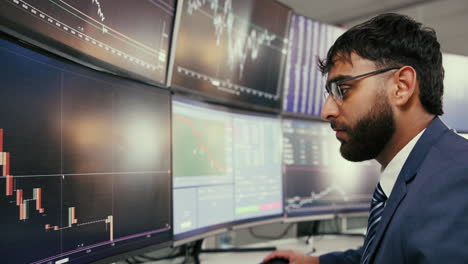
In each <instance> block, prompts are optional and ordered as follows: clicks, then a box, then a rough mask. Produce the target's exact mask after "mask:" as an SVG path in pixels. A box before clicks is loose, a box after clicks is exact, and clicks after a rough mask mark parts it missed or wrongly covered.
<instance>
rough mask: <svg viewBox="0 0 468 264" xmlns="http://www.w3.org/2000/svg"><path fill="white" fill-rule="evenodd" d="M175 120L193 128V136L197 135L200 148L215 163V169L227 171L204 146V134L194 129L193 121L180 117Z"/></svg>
mask: <svg viewBox="0 0 468 264" xmlns="http://www.w3.org/2000/svg"><path fill="white" fill-rule="evenodd" d="M174 118H175V119H176V120H178V121H181V122H182V123H184V124H186V125H188V126H189V127H190V128H191V132H192V134H193V135H195V136H196V137H197V139H198V142H197V143H198V147H199V148H200V149H203V151H204V152H205V153H206V156H207V157H208V160H209V161H210V162H213V164H214V165H215V167H216V168H217V169H219V170H221V171H225V170H226V168H225V167H224V166H223V165H221V163H219V162H218V161H217V160H215V159H214V158H213V156H212V155H211V153H210V151H209V150H208V148H207V147H206V146H205V145H204V144H202V134H201V133H200V131H198V130H196V129H195V128H193V122H192V121H191V120H189V119H187V118H185V117H182V116H178V115H176V116H174Z"/></svg>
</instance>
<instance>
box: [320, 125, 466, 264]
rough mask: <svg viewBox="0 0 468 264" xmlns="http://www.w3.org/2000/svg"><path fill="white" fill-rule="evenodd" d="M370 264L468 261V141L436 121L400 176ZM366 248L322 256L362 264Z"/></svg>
mask: <svg viewBox="0 0 468 264" xmlns="http://www.w3.org/2000/svg"><path fill="white" fill-rule="evenodd" d="M370 254H371V261H370V263H377V264H385V263H389V264H390V263H392V264H394V263H399V264H401V263H408V264H418V263H428V264H429V263H434V264H440V263H450V264H458V263H464V264H466V263H468V140H466V139H464V138H462V137H461V136H459V135H457V134H456V133H454V132H453V131H452V130H450V129H448V128H447V126H445V124H444V123H443V122H442V121H441V120H440V119H439V118H437V117H436V118H434V120H433V121H432V122H431V124H430V125H429V127H428V128H427V129H426V131H424V133H423V134H422V136H421V137H420V139H419V140H418V142H417V143H416V145H415V146H414V148H413V150H412V151H411V153H410V155H409V156H408V159H407V160H406V162H405V164H404V165H403V168H402V170H401V172H400V174H399V175H398V178H397V181H396V183H395V185H394V187H393V190H392V193H391V195H390V196H389V199H388V200H387V204H386V207H385V210H384V212H383V215H382V219H381V221H380V223H379V226H378V228H377V233H376V237H375V240H374V243H373V244H372V247H371V248H370ZM361 256H362V248H360V249H357V250H348V251H345V252H334V253H329V254H325V255H322V256H320V264H344V263H350V264H351V263H353V264H357V263H360V261H361Z"/></svg>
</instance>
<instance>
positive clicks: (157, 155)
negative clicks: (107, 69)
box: [0, 38, 172, 264]
mask: <svg viewBox="0 0 468 264" xmlns="http://www.w3.org/2000/svg"><path fill="white" fill-rule="evenodd" d="M0 60H1V62H2V64H3V65H4V66H3V67H2V70H1V71H0V80H1V82H2V84H1V86H2V88H1V89H0V98H1V103H0V112H1V113H2V114H1V115H0V169H1V173H2V174H1V175H0V176H1V177H0V211H1V212H2V217H0V229H1V230H2V231H1V234H2V239H1V241H0V255H1V256H2V262H4V263H35V264H39V263H90V262H93V261H96V260H98V259H103V258H106V257H110V256H114V255H116V254H120V253H123V252H127V251H129V250H135V249H140V248H143V247H146V246H150V245H151V246H156V247H158V246H164V245H170V244H171V239H172V217H171V215H172V211H171V177H170V176H171V167H170V166H171V160H170V151H171V146H170V129H171V127H170V102H171V101H170V94H169V92H168V91H167V90H162V89H159V88H155V87H150V86H147V85H143V84H141V83H136V82H131V81H128V80H125V79H121V78H118V77H115V76H112V75H108V74H104V73H99V72H96V71H93V70H90V69H88V68H86V67H82V66H80V65H76V64H73V63H70V62H66V61H61V60H59V59H58V58H56V57H54V56H53V55H51V54H46V53H42V52H40V53H39V52H38V50H33V49H29V48H26V47H23V46H20V45H18V44H17V43H14V42H12V40H11V39H5V38H1V39H0ZM106 263H108V262H106Z"/></svg>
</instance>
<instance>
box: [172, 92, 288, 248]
mask: <svg viewBox="0 0 468 264" xmlns="http://www.w3.org/2000/svg"><path fill="white" fill-rule="evenodd" d="M172 109H173V110H172V111H173V175H174V180H173V189H174V234H175V237H174V238H175V239H176V240H178V239H183V238H187V237H189V236H192V235H197V234H200V233H203V232H207V231H210V230H213V229H215V228H216V227H220V226H222V225H226V224H229V223H234V222H236V223H239V222H243V221H258V220H264V219H265V218H268V217H273V216H279V215H280V214H282V212H283V203H282V174H281V123H280V120H279V118H278V117H276V116H265V115H258V114H252V115H248V114H245V113H234V112H229V111H227V110H225V109H220V108H217V107H214V106H211V105H207V104H200V103H195V102H193V101H186V100H174V101H173V106H172Z"/></svg>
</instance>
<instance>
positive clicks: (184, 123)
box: [174, 115, 229, 176]
mask: <svg viewBox="0 0 468 264" xmlns="http://www.w3.org/2000/svg"><path fill="white" fill-rule="evenodd" d="M201 128H202V129H203V130H201ZM225 129H226V128H225V126H224V124H223V123H217V122H210V121H205V120H203V121H202V120H200V119H194V118H190V117H185V116H182V115H174V131H175V133H176V135H175V138H176V142H174V149H175V150H174V151H175V152H176V153H177V155H176V154H174V159H175V161H174V164H176V165H175V168H174V171H175V172H174V174H176V175H184V176H191V175H192V176H199V175H219V174H224V173H226V172H227V170H229V168H227V167H226V158H225V153H224V148H225V143H224V141H225V139H224V134H225V133H226V132H225ZM180 141H183V142H180ZM179 164H180V165H181V166H177V165H179ZM179 171H184V172H185V173H183V172H179Z"/></svg>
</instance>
